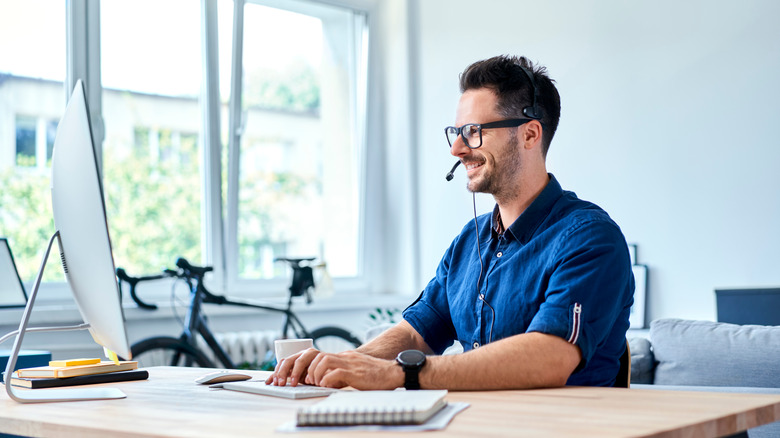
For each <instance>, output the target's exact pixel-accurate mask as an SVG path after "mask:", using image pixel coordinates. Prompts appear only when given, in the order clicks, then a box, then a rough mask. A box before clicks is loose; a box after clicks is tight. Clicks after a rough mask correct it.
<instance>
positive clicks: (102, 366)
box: [16, 361, 138, 379]
mask: <svg viewBox="0 0 780 438" xmlns="http://www.w3.org/2000/svg"><path fill="white" fill-rule="evenodd" d="M137 368H138V362H137V361H119V364H115V363H114V362H110V361H103V362H100V363H95V364H91V365H77V366H70V367H52V366H49V367H35V368H22V369H20V370H17V371H16V376H17V377H55V378H58V379H61V378H64V377H76V376H87V375H90V374H103V373H113V372H115V371H128V370H134V369H137Z"/></svg>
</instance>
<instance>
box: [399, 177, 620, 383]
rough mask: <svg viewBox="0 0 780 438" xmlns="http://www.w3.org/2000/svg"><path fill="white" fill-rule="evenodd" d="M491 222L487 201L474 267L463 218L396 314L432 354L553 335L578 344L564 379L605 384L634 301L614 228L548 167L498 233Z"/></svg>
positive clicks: (471, 232)
mask: <svg viewBox="0 0 780 438" xmlns="http://www.w3.org/2000/svg"><path fill="white" fill-rule="evenodd" d="M497 220H498V207H497V206H496V208H495V209H494V210H493V213H492V214H484V215H481V216H479V217H478V218H477V221H476V222H477V223H478V224H479V227H478V229H479V248H480V251H479V253H481V255H482V267H481V266H480V260H479V256H478V252H477V238H476V234H475V224H474V221H470V222H469V223H468V224H467V225H466V226H465V227H464V228H463V230H462V231H461V233H460V235H458V236H457V237H456V238H455V240H453V241H452V244H451V245H450V247H449V248H448V249H447V252H446V253H445V254H444V257H443V258H442V260H441V262H440V263H439V266H438V268H437V270H436V276H435V277H434V278H433V280H431V281H430V283H428V285H427V286H426V287H425V289H424V290H423V292H422V294H421V295H420V297H419V298H418V299H417V301H415V302H414V303H413V304H412V305H410V306H409V307H408V308H407V309H406V310H405V311H404V319H405V320H406V321H407V322H409V323H410V324H411V325H412V327H414V328H415V330H417V332H418V333H419V334H420V335H421V336H422V337H423V339H425V342H426V343H427V344H428V346H429V347H431V348H432V349H433V350H434V351H435V352H436V353H439V354H440V353H441V352H443V351H444V350H445V349H446V348H447V347H448V346H450V345H451V344H452V342H453V341H456V340H457V341H459V342H460V343H461V345H463V349H464V351H468V350H471V349H473V348H478V347H479V346H481V345H484V344H486V343H488V342H493V341H497V340H500V339H503V338H507V337H510V336H513V335H517V334H520V333H527V332H541V333H547V334H551V335H555V336H559V337H561V338H563V339H564V340H566V341H567V342H570V343H572V344H574V345H576V346H578V347H579V348H580V351H581V352H582V362H581V363H580V364H579V366H578V367H577V369H576V370H575V371H574V373H572V375H571V376H570V378H569V380H568V382H567V384H568V385H588V386H611V385H612V384H613V383H614V381H615V376H616V375H617V372H618V369H619V367H620V364H619V359H620V355H621V354H622V353H623V351H624V350H625V348H626V330H628V326H629V322H628V316H629V311H630V308H631V305H632V304H633V300H634V298H633V296H634V277H633V274H632V272H631V262H630V260H629V254H628V245H627V244H626V241H625V238H624V237H623V233H622V232H621V231H620V228H619V227H618V226H617V224H615V222H613V221H612V219H611V218H610V217H609V215H607V213H606V212H605V211H604V210H602V209H601V208H599V207H598V206H596V205H595V204H592V203H590V202H587V201H583V200H580V199H578V198H577V196H576V195H575V194H574V193H573V192H569V191H564V190H563V189H561V186H560V184H559V183H558V181H557V180H556V179H555V177H554V176H552V175H550V182H549V183H548V184H547V186H546V187H545V188H544V190H543V191H542V193H541V194H540V195H539V196H538V197H537V198H536V199H535V200H534V201H533V203H532V204H531V205H530V206H529V207H528V208H527V209H526V210H525V211H524V212H523V214H521V215H520V217H519V218H517V220H516V221H515V222H514V223H513V224H512V225H511V226H510V227H509V228H508V229H507V230H506V231H505V232H504V233H503V234H499V233H498V232H497V231H496V224H497ZM480 271H481V274H480ZM478 279H479V284H477V282H478ZM480 297H484V300H483V299H481V298H480Z"/></svg>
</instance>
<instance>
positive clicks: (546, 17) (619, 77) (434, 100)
mask: <svg viewBox="0 0 780 438" xmlns="http://www.w3.org/2000/svg"><path fill="white" fill-rule="evenodd" d="M411 13H412V20H411V21H412V22H413V23H414V22H416V23H415V26H417V27H416V28H415V29H414V30H413V32H414V33H413V35H414V36H415V38H416V41H417V44H418V46H417V47H418V48H417V49H416V57H415V59H414V63H413V65H415V67H416V75H415V76H416V78H417V79H418V81H417V82H416V84H415V85H414V89H416V90H417V94H416V101H415V102H416V113H417V114H418V115H419V118H418V124H417V127H418V129H417V132H418V136H417V137H418V140H417V141H418V142H419V144H418V145H417V150H418V157H417V158H418V169H419V181H420V191H419V195H418V196H419V211H420V214H419V226H420V232H419V235H420V239H421V240H420V250H421V261H420V270H421V273H422V284H421V285H420V287H422V286H423V285H424V283H425V281H427V280H428V279H429V278H430V276H431V275H433V272H434V269H435V267H436V264H437V263H438V261H439V258H440V257H441V255H442V254H443V252H444V249H445V248H446V247H447V245H448V244H449V242H450V240H451V239H452V237H453V236H454V235H455V234H456V233H457V232H458V231H459V230H460V228H461V227H462V226H463V224H464V223H465V221H467V220H468V219H469V218H470V217H471V197H470V195H469V194H468V193H467V192H466V190H465V189H464V186H465V178H464V176H463V174H462V173H460V172H462V169H459V170H458V171H457V172H458V173H457V176H456V178H455V180H454V181H453V182H450V183H447V182H445V180H444V174H445V173H446V172H447V170H448V169H449V167H450V166H451V165H452V164H453V163H454V159H453V158H452V157H451V156H450V155H449V151H448V147H447V143H446V140H445V138H444V134H443V127H444V126H446V125H448V124H452V122H453V119H454V108H455V104H456V102H457V99H458V97H459V92H458V89H457V78H458V74H459V73H460V72H461V71H462V70H463V68H464V67H465V66H466V65H468V64H469V63H471V62H473V61H476V60H479V59H483V58H487V57H490V56H493V55H497V54H503V53H508V54H522V55H526V56H529V57H530V58H531V59H532V60H536V61H538V62H540V63H541V64H543V65H546V66H547V67H548V69H549V72H550V74H551V76H552V77H553V78H554V79H556V81H557V85H558V88H559V91H560V93H561V100H562V107H563V109H562V116H561V124H560V127H559V130H558V134H557V135H556V138H555V140H554V141H553V144H552V146H551V149H550V154H549V157H548V170H549V171H551V172H553V173H554V174H555V175H556V177H557V178H558V179H559V180H560V181H561V183H562V185H563V186H564V188H566V189H569V190H573V191H575V192H577V194H578V195H580V197H582V198H584V199H587V200H590V201H593V202H596V203H597V204H599V205H601V206H602V207H603V208H605V209H606V210H607V211H608V212H609V213H610V215H611V216H612V217H613V218H614V219H615V220H616V221H617V222H618V224H619V225H620V226H621V227H622V229H623V231H624V233H625V235H626V237H627V239H628V241H629V242H632V243H636V244H638V246H639V249H638V259H639V262H640V263H643V264H647V265H648V266H649V268H650V278H649V292H648V293H649V298H648V320H652V319H655V318H659V317H683V318H696V319H714V318H715V300H714V293H713V289H714V288H716V287H728V286H766V285H778V284H780V263H778V262H780V257H779V256H778V248H779V247H780V232H778V231H777V227H778V225H780V199H778V196H777V187H780V144H779V143H780V142H779V141H778V139H777V136H778V133H779V132H778V131H780V130H779V129H778V126H780V123H778V120H777V119H778V115H780V86H779V85H778V81H780V50H779V49H780V27H778V26H777V25H776V18H777V17H778V16H780V2H774V1H770V0H766V1H758V0H751V1H744V2H729V1H703V0H699V1H685V2H678V1H672V0H653V1H649V0H645V1H632V2H625V1H619V0H610V1H605V0H598V1H597V0H589V1H542V2H538V1H536V2H532V1H515V0H491V1H483V2H474V1H467V0H425V1H419V2H414V3H413V7H412V11H411ZM477 207H478V210H479V212H480V213H481V212H485V211H488V210H489V209H490V208H491V207H492V199H491V198H489V197H484V195H483V197H482V198H480V197H478V204H477Z"/></svg>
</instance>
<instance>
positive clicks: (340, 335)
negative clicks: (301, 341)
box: [311, 327, 361, 353]
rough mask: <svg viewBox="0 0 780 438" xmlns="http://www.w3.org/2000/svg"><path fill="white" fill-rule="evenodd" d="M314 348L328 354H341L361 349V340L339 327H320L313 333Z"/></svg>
mask: <svg viewBox="0 0 780 438" xmlns="http://www.w3.org/2000/svg"><path fill="white" fill-rule="evenodd" d="M311 338H312V339H313V340H314V348H316V349H318V350H320V351H324V352H326V353H341V352H342V351H346V350H352V349H355V348H357V347H360V344H361V342H360V340H359V339H357V338H356V337H354V336H352V333H350V332H348V331H346V330H344V329H342V328H339V327H320V328H318V329H317V330H314V331H313V332H311Z"/></svg>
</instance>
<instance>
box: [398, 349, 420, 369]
mask: <svg viewBox="0 0 780 438" xmlns="http://www.w3.org/2000/svg"><path fill="white" fill-rule="evenodd" d="M398 361H399V362H400V363H401V364H402V365H406V366H421V365H422V364H423V363H425V354H424V353H423V352H422V351H419V350H406V351H402V352H401V353H400V354H399V355H398Z"/></svg>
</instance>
